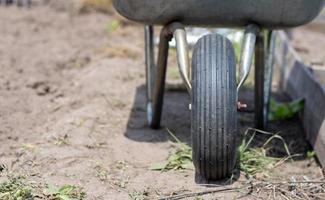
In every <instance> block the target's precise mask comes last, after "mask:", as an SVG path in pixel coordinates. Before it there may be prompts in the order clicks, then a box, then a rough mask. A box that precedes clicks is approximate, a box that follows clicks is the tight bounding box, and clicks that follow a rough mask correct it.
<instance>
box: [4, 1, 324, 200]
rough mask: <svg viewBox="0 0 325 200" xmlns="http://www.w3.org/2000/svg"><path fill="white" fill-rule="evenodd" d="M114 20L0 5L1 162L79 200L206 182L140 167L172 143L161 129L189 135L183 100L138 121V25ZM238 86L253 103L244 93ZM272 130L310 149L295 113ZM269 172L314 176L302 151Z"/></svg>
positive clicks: (169, 101) (246, 118)
mask: <svg viewBox="0 0 325 200" xmlns="http://www.w3.org/2000/svg"><path fill="white" fill-rule="evenodd" d="M113 20H115V19H114V18H113V17H111V16H107V15H104V14H100V13H89V14H83V15H76V16H74V15H71V14H69V13H67V12H65V11H62V10H56V9H53V8H50V7H47V6H36V7H34V8H32V9H31V10H24V9H18V8H14V7H9V8H0V24H1V26H0V106H1V107H0V124H1V126H0V164H5V165H6V166H7V168H8V169H9V170H10V171H13V172H14V173H17V174H26V175H28V178H29V179H30V180H33V181H36V182H42V183H52V184H59V185H60V184H61V185H62V184H67V183H69V184H75V185H79V186H81V187H83V188H84V191H85V192H86V193H87V199H105V200H108V199H129V194H130V193H133V192H134V191H143V190H148V192H149V196H150V197H149V199H154V198H156V197H157V194H162V195H168V194H171V193H173V192H175V193H179V192H182V191H192V192H193V191H204V190H206V189H207V187H204V186H198V185H197V184H196V183H195V181H194V180H195V178H194V171H191V170H188V171H171V172H164V173H161V172H155V171H151V170H149V169H148V167H149V166H151V165H152V164H154V163H159V162H161V161H164V160H165V159H166V158H167V156H168V154H169V152H170V151H171V150H172V149H173V147H174V143H173V142H172V140H171V138H170V137H169V136H168V134H167V131H166V129H165V128H169V129H170V130H171V131H173V132H174V133H175V134H176V136H177V137H178V138H180V139H181V140H182V141H183V142H186V143H190V123H189V121H190V120H189V114H190V113H189V111H188V109H187V108H188V103H189V98H188V96H187V94H186V93H184V92H167V94H166V101H165V106H164V114H163V122H162V124H163V126H164V128H162V129H161V130H158V131H153V130H150V129H148V128H147V127H146V121H145V104H144V102H145V90H144V82H145V80H144V67H143V63H144V59H143V31H142V27H141V26H138V25H134V24H128V23H123V25H122V26H121V27H120V28H118V29H117V30H114V31H107V29H108V26H109V24H111V22H112V21H113ZM244 94H245V95H243V94H242V95H243V96H244V97H243V98H246V102H248V103H249V106H251V105H252V92H251V91H250V90H249V91H245V92H244ZM252 122H253V115H252V113H249V112H246V113H242V114H241V116H240V127H241V129H240V131H241V133H243V132H244V131H245V130H246V128H247V127H249V126H252ZM270 131H274V132H278V131H281V133H280V134H281V135H283V136H284V138H285V139H286V142H287V143H288V145H289V147H290V150H291V152H292V154H300V153H301V154H304V153H305V152H306V151H307V149H308V148H309V147H308V145H307V144H306V142H305V140H304V137H303V131H302V127H301V125H300V123H299V121H298V120H297V119H293V120H290V121H286V122H277V123H274V124H272V125H271V130H270ZM273 175H274V178H275V179H277V180H289V179H290V178H291V177H292V176H294V177H297V178H298V179H299V177H302V176H304V175H305V176H308V177H310V178H311V179H313V178H320V177H321V176H322V174H321V170H320V169H319V167H318V165H317V164H315V162H313V161H312V160H310V159H307V158H304V157H299V159H298V160H297V161H295V162H294V163H291V162H288V163H285V164H284V165H282V166H280V167H279V168H278V169H276V170H275V172H274V173H273ZM3 178H4V177H2V178H0V179H3ZM244 179H245V178H244V177H240V180H244ZM222 183H223V182H221V183H220V184H222ZM238 184H240V183H239V182H236V183H234V185H238ZM240 195H242V194H240V193H222V194H218V195H216V194H215V195H206V196H204V197H203V199H216V198H218V197H219V198H220V199H234V198H236V197H239V196H240ZM245 198H246V199H252V198H253V197H252V196H248V197H245Z"/></svg>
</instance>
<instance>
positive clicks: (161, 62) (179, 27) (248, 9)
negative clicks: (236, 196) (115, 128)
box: [113, 0, 325, 181]
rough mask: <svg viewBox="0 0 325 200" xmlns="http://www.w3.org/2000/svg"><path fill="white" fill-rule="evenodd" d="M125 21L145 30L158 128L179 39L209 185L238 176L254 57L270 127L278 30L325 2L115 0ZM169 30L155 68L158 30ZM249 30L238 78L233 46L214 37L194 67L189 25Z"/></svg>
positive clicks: (198, 157)
mask: <svg viewBox="0 0 325 200" xmlns="http://www.w3.org/2000/svg"><path fill="white" fill-rule="evenodd" d="M113 2H114V6H115V8H116V9H117V11H118V12H119V13H120V14H122V15H123V16H125V17H127V18H129V19H131V20H134V21H137V22H141V23H143V24H145V50H146V85H147V120H148V124H149V126H150V127H151V128H159V126H160V119H161V113H162V105H163V94H164V88H165V77H166V67H167V58H168V49H169V41H170V40H171V39H172V37H174V38H175V40H176V48H177V57H178V65H179V69H180V74H181V77H182V78H183V80H184V83H185V85H186V86H187V90H188V92H189V94H190V96H191V102H190V104H189V108H190V109H191V135H192V148H193V162H194V165H195V169H196V174H197V175H198V176H200V177H201V178H203V179H206V180H208V181H209V180H217V179H221V178H226V177H228V176H230V175H231V174H232V173H233V170H234V168H235V165H236V152H237V143H236V141H237V138H238V137H239V135H238V134H237V111H238V110H241V109H242V108H244V107H245V104H243V103H241V102H240V100H239V99H238V92H239V90H240V88H241V86H242V85H243V83H244V82H245V80H246V78H247V76H248V74H249V72H250V69H251V65H252V60H253V58H254V54H255V125H256V127H257V128H260V129H263V128H265V127H266V126H267V119H268V103H269V97H270V91H271V80H272V67H273V60H274V59H273V57H274V49H275V33H274V31H273V30H274V29H280V28H288V27H295V26H300V25H303V24H306V23H308V22H310V21H311V20H313V19H314V18H315V17H316V16H317V15H318V14H319V13H320V11H321V10H322V8H323V7H324V3H325V0H113ZM154 25H162V26H164V28H163V29H162V30H161V34H160V43H159V52H158V61H157V64H156V63H155V59H154V58H155V55H154V42H153V35H154V33H153V31H154V29H153V26H154ZM186 25H189V26H221V27H244V28H245V35H244V39H243V43H242V50H241V56H240V63H239V65H240V67H239V71H240V72H239V73H240V74H239V80H238V81H236V61H235V55H234V49H233V46H232V44H231V42H230V41H229V40H228V39H226V38H225V37H224V36H221V35H218V34H210V35H206V36H204V37H202V38H201V39H200V40H199V41H198V42H197V44H196V46H195V49H194V52H193V56H192V62H190V59H189V49H188V44H187V40H186V31H185V28H184V27H185V26H186Z"/></svg>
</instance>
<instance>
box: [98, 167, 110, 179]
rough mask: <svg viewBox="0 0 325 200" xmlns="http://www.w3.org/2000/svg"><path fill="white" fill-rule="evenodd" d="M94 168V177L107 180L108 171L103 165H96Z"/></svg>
mask: <svg viewBox="0 0 325 200" xmlns="http://www.w3.org/2000/svg"><path fill="white" fill-rule="evenodd" d="M95 170H96V177H98V178H99V180H100V181H107V180H108V179H109V173H108V171H107V170H106V169H105V168H104V167H102V166H100V165H97V166H96V167H95Z"/></svg>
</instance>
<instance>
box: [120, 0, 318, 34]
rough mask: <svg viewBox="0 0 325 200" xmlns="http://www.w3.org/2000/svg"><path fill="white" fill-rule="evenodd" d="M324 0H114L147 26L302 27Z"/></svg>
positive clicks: (124, 12) (121, 9)
mask: <svg viewBox="0 0 325 200" xmlns="http://www.w3.org/2000/svg"><path fill="white" fill-rule="evenodd" d="M323 5H324V0H114V6H115V8H116V9H117V11H118V12H119V13H120V14H122V15H123V16H125V17H127V18H129V19H131V20H133V21H137V22H141V23H145V24H152V25H153V24H159V25H166V24H168V23H171V22H173V21H177V22H180V23H182V24H184V25H199V26H202V25H203V26H206V25H208V26H223V27H233V26H245V25H248V24H250V23H255V24H258V25H261V26H263V27H267V28H284V27H294V26H299V25H302V24H305V23H308V22H310V21H311V20H313V19H314V18H315V17H316V16H317V15H318V14H319V12H320V11H321V9H322V7H323Z"/></svg>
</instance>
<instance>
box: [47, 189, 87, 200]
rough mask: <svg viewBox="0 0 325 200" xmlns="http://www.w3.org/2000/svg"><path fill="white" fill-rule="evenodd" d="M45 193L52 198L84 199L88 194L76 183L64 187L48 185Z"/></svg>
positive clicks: (59, 199)
mask: <svg viewBox="0 0 325 200" xmlns="http://www.w3.org/2000/svg"><path fill="white" fill-rule="evenodd" d="M44 194H45V195H46V196H47V197H48V198H49V199H51V200H83V199H85V198H86V194H85V193H84V192H82V191H81V189H80V188H78V187H76V186H74V185H64V186H62V187H56V186H54V185H48V187H47V188H46V190H45V191H44Z"/></svg>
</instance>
